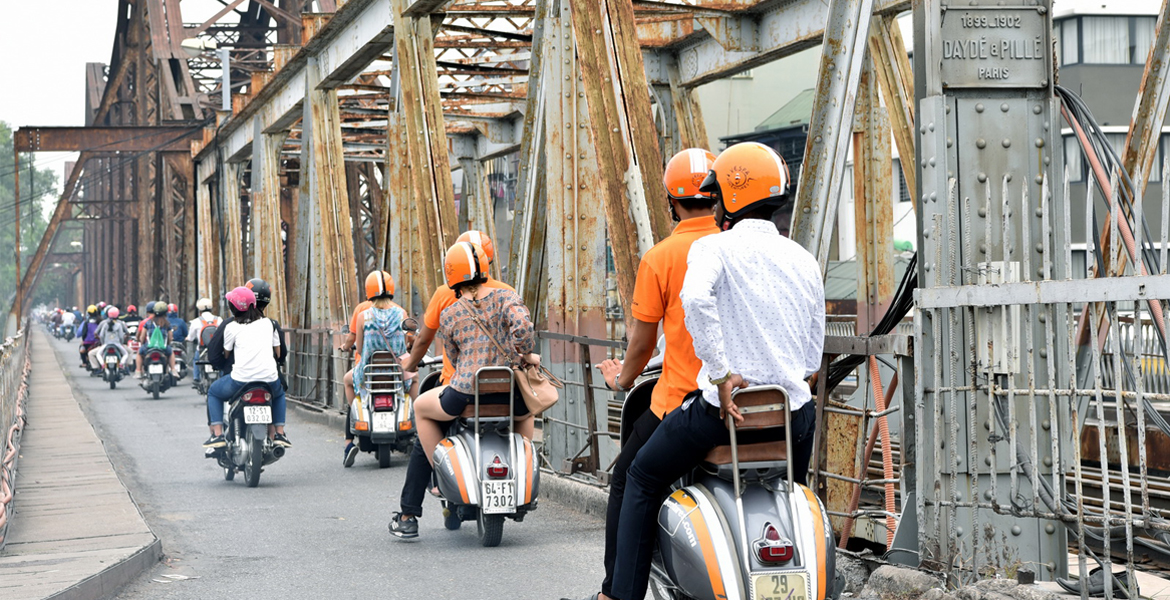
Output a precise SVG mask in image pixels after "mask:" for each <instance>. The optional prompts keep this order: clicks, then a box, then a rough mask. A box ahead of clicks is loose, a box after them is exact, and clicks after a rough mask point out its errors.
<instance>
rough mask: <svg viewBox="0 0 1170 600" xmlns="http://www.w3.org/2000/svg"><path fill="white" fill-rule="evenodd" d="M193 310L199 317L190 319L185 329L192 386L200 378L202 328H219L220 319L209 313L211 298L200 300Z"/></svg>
mask: <svg viewBox="0 0 1170 600" xmlns="http://www.w3.org/2000/svg"><path fill="white" fill-rule="evenodd" d="M195 308H196V309H197V310H198V311H199V316H198V317H195V318H194V319H191V324H190V325H189V326H188V327H187V346H188V347H189V348H190V352H188V354H190V355H191V373H193V375H192V376H191V380H192V384H191V385H192V386H194V385H195V383H196V382H198V381H199V379H200V377H201V376H202V373H201V369H200V368H199V365H198V364H196V363H197V362H198V361H199V354H200V351H201V350H203V340H202V337H203V328H204V327H219V325H220V323H222V322H223V320H222V319H220V318H219V317H217V316H215V315H213V314H212V313H211V298H200V299H199V301H198V302H196V303H195Z"/></svg>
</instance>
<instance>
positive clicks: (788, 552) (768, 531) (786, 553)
mask: <svg viewBox="0 0 1170 600" xmlns="http://www.w3.org/2000/svg"><path fill="white" fill-rule="evenodd" d="M755 547H756V558H758V559H760V562H762V563H771V564H778V563H786V562H788V561H791V560H792V559H793V557H795V556H796V550H795V549H793V547H792V542H789V541H788V540H785V539H783V538H781V537H780V530H778V529H776V527H775V526H774V525H772V524H771V523H767V524H765V525H764V537H763V538H761V539H758V540H756V543H755Z"/></svg>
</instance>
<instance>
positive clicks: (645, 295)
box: [593, 148, 719, 600]
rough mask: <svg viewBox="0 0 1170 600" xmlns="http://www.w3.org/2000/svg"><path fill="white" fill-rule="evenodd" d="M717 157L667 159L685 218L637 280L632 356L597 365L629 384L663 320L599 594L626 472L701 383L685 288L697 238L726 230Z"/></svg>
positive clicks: (617, 382) (619, 468)
mask: <svg viewBox="0 0 1170 600" xmlns="http://www.w3.org/2000/svg"><path fill="white" fill-rule="evenodd" d="M713 162H715V155H713V154H711V153H710V152H708V151H706V150H701V149H698V148H688V149H686V150H683V151H682V152H679V153H678V154H676V155H674V157H673V158H671V159H670V162H669V163H667V164H666V171H665V173H664V174H663V177H662V183H663V185H664V186H665V187H666V195H667V197H668V198H669V201H670V212H671V216H672V217H673V218H674V219H675V220H676V221H678V222H679V223H678V225H676V226H675V228H674V231H673V232H671V234H670V237H668V238H666V239H664V240H662V241H661V242H659V243H658V244H656V245H655V246H654V247H653V248H651V249H650V250H649V251H648V252H646V255H645V256H643V257H642V263H641V265H640V266H639V267H638V278H637V280H636V281H635V282H634V301H633V303H632V306H631V310H630V312H631V314H632V316H633V317H634V319H633V321H632V324H631V327H630V329H628V330H627V331H626V339H628V340H629V342H628V343H627V345H626V354H625V361H624V362H623V361H619V360H613V359H610V360H607V361H605V362H603V363H601V364H600V365H597V368H598V369H599V370H600V371H601V374H602V375H603V376H604V377H605V385H607V386H608V387H609V388H610V389H613V390H615V391H616V390H629V389H630V388H632V387H634V382H635V381H636V380H637V378H638V376H639V375H640V374H641V373H642V370H643V369H645V368H646V363H647V362H648V361H649V360H650V357H651V355H652V354H653V353H654V345H655V342H656V341H657V338H658V323H659V322H660V321H661V322H662V333H663V336H664V337H665V338H666V350H665V356H664V357H663V363H662V375H661V376H660V377H659V378H658V383H657V385H655V386H654V392H653V395H652V396H651V398H650V410H649V411H647V412H646V413H645V414H643V415H642V416H641V417H639V418H638V420H637V421H635V422H634V426H633V432H632V433H631V434H630V436H629V439H627V440H626V443H625V444H624V445H623V446H622V449H621V453H620V454H619V455H618V459H617V462H616V463H615V464H614V466H613V473H612V474H611V475H610V480H609V504H608V506H607V509H606V515H605V558H604V561H605V579H604V580H603V581H602V583H601V593H600V594H598V595H596V596H593V598H599V599H602V600H604V599H606V598H609V594H610V587H611V585H612V583H613V569H614V560H615V559H616V555H617V529H618V521H619V517H620V515H621V509H622V499H623V498H624V496H625V489H626V470H627V469H628V468H629V467H630V464H631V463H633V462H634V456H635V455H637V453H638V450H639V449H641V448H642V445H643V444H645V443H646V440H648V439H649V438H650V435H651V434H653V433H654V430H655V429H657V428H658V425H659V423H661V422H662V419H663V417H665V416H666V414H667V413H669V412H671V411H673V410H674V409H676V408H678V407H679V406H681V405H682V402H683V398H684V397H686V396H687V394H690V393H691V392H694V391H696V390H698V389H699V385H698V377H699V369H700V368H701V367H702V363H701V362H700V361H699V359H698V358H696V357H695V350H694V347H693V343H692V341H691V335H690V333H688V332H687V328H686V325H685V324H684V323H683V308H682V302H681V301H680V300H679V296H678V293H679V290H681V289H682V284H683V278H684V277H686V274H687V253H688V252H689V251H690V249H691V244H692V243H694V241H695V240H697V239H699V238H701V237H703V236H705V235H711V234H713V233H719V228H718V227H717V226H716V225H715V218H714V217H713V216H712V215H713V214H714V213H713V209H714V200H713V199H712V198H711V195H710V194H707V193H703V192H700V191H699V184H700V183H702V182H703V179H705V178H706V177H707V173H708V172H709V171H710V170H711V164H712V163H713Z"/></svg>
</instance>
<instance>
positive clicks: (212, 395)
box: [203, 287, 292, 448]
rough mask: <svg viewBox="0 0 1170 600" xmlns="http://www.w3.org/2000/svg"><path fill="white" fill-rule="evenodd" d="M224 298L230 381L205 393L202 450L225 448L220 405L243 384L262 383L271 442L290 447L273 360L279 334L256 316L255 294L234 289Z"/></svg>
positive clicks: (219, 381)
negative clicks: (206, 434) (267, 395)
mask: <svg viewBox="0 0 1170 600" xmlns="http://www.w3.org/2000/svg"><path fill="white" fill-rule="evenodd" d="M224 298H226V299H227V301H228V308H229V309H230V310H231V312H232V320H231V321H230V322H228V323H227V324H226V325H224V326H223V328H222V330H223V332H224V342H223V344H224V346H223V347H224V352H225V353H226V354H227V355H228V356H230V357H231V358H233V359H235V360H234V368H233V369H232V372H231V376H230V377H221V378H219V379H217V380H215V383H213V384H211V387H210V388H208V390H207V415H208V426H209V427H210V428H211V437H210V438H208V439H207V441H206V442H203V447H204V448H222V447H224V446H226V445H227V440H225V439H224V437H223V427H224V422H223V405H224V402H226V401H227V400H229V399H230V398H231V397H232V396H234V395H235V394H236V392H239V391H240V389H241V388H242V387H243V386H244V385H245V384H247V383H250V382H254V381H263V382H265V383H267V384H269V389H270V391H271V392H272V424H273V426H274V427H275V429H276V433H275V435H273V437H272V441H273V443H275V444H278V445H281V446H284V447H286V448H287V447H291V446H292V444H291V443H289V441H288V437H286V436H285V434H284V418H285V410H286V406H285V398H284V386H283V385H281V383H280V372H279V371H278V370H277V368H276V358H277V357H278V356H279V355H280V354H281V343H280V337H279V333H278V332H277V329H276V326H275V324H274V323H273V321H272V320H271V319H268V318H267V317H265V316H264V314H263V313H261V312H260V309H259V307H257V303H256V294H255V293H253V292H252V290H250V289H248V288H246V287H238V288H236V289H234V290H232V291H230V292H228V294H227V295H226V296H224Z"/></svg>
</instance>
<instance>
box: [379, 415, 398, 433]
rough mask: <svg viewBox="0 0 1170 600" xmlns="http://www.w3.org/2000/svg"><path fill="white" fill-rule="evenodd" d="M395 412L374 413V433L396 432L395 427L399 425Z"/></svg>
mask: <svg viewBox="0 0 1170 600" xmlns="http://www.w3.org/2000/svg"><path fill="white" fill-rule="evenodd" d="M394 417H395V415H394V413H393V412H376V413H374V433H390V432H392V431H394V426H395V425H397V422H396V421H395V418H394Z"/></svg>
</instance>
